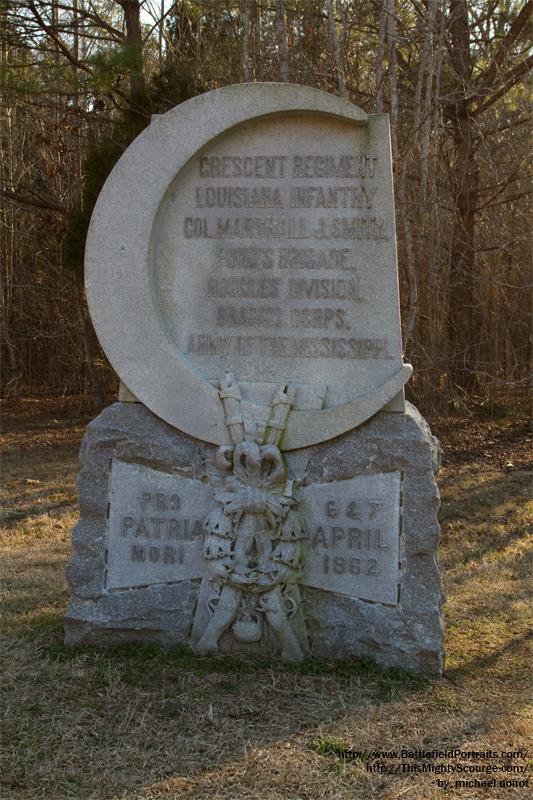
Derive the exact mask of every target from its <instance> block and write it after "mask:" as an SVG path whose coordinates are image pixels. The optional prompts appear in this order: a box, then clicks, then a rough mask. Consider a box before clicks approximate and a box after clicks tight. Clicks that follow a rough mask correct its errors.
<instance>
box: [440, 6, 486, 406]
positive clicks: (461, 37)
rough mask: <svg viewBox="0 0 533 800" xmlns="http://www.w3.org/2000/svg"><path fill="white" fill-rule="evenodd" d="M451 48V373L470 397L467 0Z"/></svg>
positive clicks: (453, 23) (472, 326) (474, 179)
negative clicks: (452, 151) (452, 203)
mask: <svg viewBox="0 0 533 800" xmlns="http://www.w3.org/2000/svg"><path fill="white" fill-rule="evenodd" d="M450 43H451V52H450V56H451V62H452V66H453V69H454V72H455V76H454V77H455V81H454V83H455V86H454V91H453V98H452V100H451V104H450V109H449V114H450V122H451V124H452V127H453V139H454V165H453V174H452V182H453V189H454V226H453V238H452V245H451V255H450V257H451V262H450V283H449V300H448V319H447V340H448V370H449V379H450V381H451V382H452V384H453V385H455V386H458V387H460V388H461V389H464V390H465V391H469V392H471V391H472V390H473V389H474V387H475V384H476V362H477V346H478V342H479V334H480V318H479V311H478V308H477V303H476V297H475V266H476V264H475V249H474V234H475V221H476V219H475V207H476V197H477V188H478V172H477V167H476V164H475V140H474V137H475V129H474V125H475V123H474V119H473V117H472V113H471V105H470V101H469V99H468V97H467V95H468V93H469V92H468V90H469V88H470V82H471V76H472V63H471V54H470V39H469V28H468V6H467V2H466V0H450Z"/></svg>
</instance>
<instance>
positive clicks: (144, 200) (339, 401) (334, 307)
mask: <svg viewBox="0 0 533 800" xmlns="http://www.w3.org/2000/svg"><path fill="white" fill-rule="evenodd" d="M86 288H87V297H88V302H89V307H90V311H91V317H92V320H93V323H94V326H95V329H96V332H97V335H98V337H99V339H100V342H101V344H102V346H103V348H104V350H105V352H106V354H107V356H108V357H109V360H110V361H111V364H112V365H113V367H114V368H115V370H116V372H117V373H118V375H119V376H120V378H121V380H122V381H123V383H124V384H125V385H126V386H127V387H128V389H129V390H130V391H131V392H132V393H133V394H134V395H135V396H136V397H137V398H138V400H139V401H141V402H142V403H144V404H145V405H146V406H147V407H148V408H149V409H150V410H151V411H153V412H154V413H155V414H156V415H157V416H159V417H161V418H162V419H163V420H165V421H166V422H168V423H170V424H171V425H172V426H173V427H175V428H177V429H179V430H182V431H184V432H186V433H188V434H190V435H192V436H195V437H197V438H199V439H202V440H204V441H208V442H212V443H215V444H221V443H223V442H225V441H226V440H227V428H226V420H225V417H224V413H223V407H222V405H221V403H220V400H219V396H218V384H219V380H220V376H221V374H224V373H226V372H229V373H231V374H232V375H234V377H235V380H236V382H237V383H238V384H239V387H240V391H241V395H242V409H243V414H244V418H245V421H246V424H247V425H248V426H249V427H250V428H254V426H255V427H256V428H258V429H260V428H261V427H262V426H263V427H264V425H265V424H266V422H267V417H268V413H269V408H270V404H271V401H272V397H273V395H274V393H275V392H276V391H277V389H278V387H279V386H280V385H290V386H291V387H293V389H294V392H295V395H294V401H293V406H292V411H291V414H290V418H289V420H288V422H287V429H286V431H285V434H284V437H283V441H282V443H281V447H282V449H284V450H291V449H297V448H302V447H306V446H309V445H312V444H315V443H317V442H321V441H325V440H327V439H330V438H332V437H334V436H337V435H340V434H342V433H344V432H345V431H347V430H351V429H353V428H354V427H356V426H357V425H359V424H361V423H362V422H364V421H365V420H366V419H368V418H369V417H371V416H372V415H373V414H375V413H376V412H377V411H379V410H380V409H381V408H382V407H383V406H384V405H385V404H386V403H387V402H388V401H390V400H391V399H392V398H393V397H395V396H396V395H397V394H398V393H399V392H400V391H401V390H402V388H403V385H404V384H405V382H406V381H407V380H408V378H409V377H410V374H411V367H410V366H408V365H404V363H403V358H402V346H401V331H400V315H399V299H398V283H397V266H396V242H395V224H394V201H393V191H392V174H391V158H390V140H389V127H388V118H387V116H386V115H384V114H373V115H372V114H371V115H367V114H366V113H365V112H364V111H363V110H362V109H360V108H358V107H357V106H354V105H352V104H351V103H349V102H347V101H344V100H341V99H339V98H337V97H333V96H332V95H329V94H326V93H324V92H321V91H317V90H315V89H310V88H307V87H302V86H295V85H287V84H275V83H272V84H268V83H267V84H241V85H236V86H229V87H225V88H223V89H218V90H216V91H212V92H208V93H206V94H203V95H200V96H198V97H195V98H194V99H192V100H189V101H187V102H186V103H183V104H182V105H180V106H178V107H176V108H174V109H172V110H171V111H169V112H168V113H166V114H164V115H162V116H157V117H154V119H153V121H152V123H151V125H150V126H149V127H148V128H147V129H146V130H145V131H144V132H143V133H142V134H141V135H140V136H139V137H138V138H137V139H136V140H135V141H134V142H133V144H132V145H130V147H129V148H128V149H127V151H126V152H125V153H124V155H123V156H122V158H121V159H120V160H119V162H118V163H117V165H116V166H115V168H114V170H113V171H112V173H111V175H110V177H109V179H108V181H107V182H106V184H105V186H104V188H103V190H102V192H101V195H100V197H99V200H98V202H97V205H96V208H95V211H94V215H93V218H92V221H91V226H90V230H89V235H88V240H87V250H86Z"/></svg>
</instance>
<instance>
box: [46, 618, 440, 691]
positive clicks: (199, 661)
mask: <svg viewBox="0 0 533 800" xmlns="http://www.w3.org/2000/svg"><path fill="white" fill-rule="evenodd" d="M54 629H55V630H57V628H56V626H54ZM42 654H43V656H45V657H48V658H50V659H51V660H56V661H72V660H76V659H78V658H79V656H80V655H84V656H86V657H87V658H88V659H89V660H90V661H94V662H95V663H96V662H99V664H100V667H101V668H102V667H103V668H104V670H105V669H107V668H109V667H113V668H114V669H115V670H116V674H117V675H119V676H120V677H121V679H122V680H124V681H125V682H126V683H128V684H130V685H131V684H133V685H140V684H143V683H144V682H145V680H146V674H147V665H149V666H150V667H157V666H158V665H161V666H168V667H172V668H175V669H177V670H179V671H189V672H192V673H194V674H195V675H198V676H206V675H235V676H236V675H248V676H250V675H260V674H262V673H265V672H275V673H277V674H279V675H283V674H286V675H292V676H295V677H298V676H300V677H317V678H319V677H329V678H331V677H334V678H335V679H336V680H338V681H339V682H340V683H349V682H350V681H352V680H353V679H354V678H361V679H363V680H364V681H365V682H366V681H371V682H372V683H373V688H374V690H375V692H376V695H377V699H379V700H380V701H382V702H387V701H388V700H389V699H390V697H391V694H392V693H395V692H398V691H404V692H406V693H410V692H413V691H417V690H419V689H420V688H421V687H423V686H425V685H427V683H428V679H426V678H424V677H423V676H419V675H415V674H413V673H411V672H409V671H408V670H404V669H397V668H385V667H380V666H378V665H377V664H375V663H374V662H372V661H370V660H368V659H353V660H350V661H337V662H329V661H314V660H312V659H306V660H305V661H303V662H302V663H301V664H284V663H283V662H281V661H279V660H277V659H274V658H253V659H250V658H244V657H241V658H239V657H237V656H231V655H222V656H199V655H196V654H195V653H194V652H193V651H192V650H190V649H189V648H187V647H181V646H180V647H177V646H176V647H173V648H171V649H170V650H165V649H163V648H161V647H159V646H157V645H151V644H134V643H128V644H121V645H110V646H108V647H103V648H96V647H93V646H83V647H67V646H66V645H64V644H63V643H62V642H54V643H52V644H49V645H47V646H46V647H44V648H43V650H42ZM150 674H153V673H150ZM150 680H151V678H149V679H148V682H149V681H150Z"/></svg>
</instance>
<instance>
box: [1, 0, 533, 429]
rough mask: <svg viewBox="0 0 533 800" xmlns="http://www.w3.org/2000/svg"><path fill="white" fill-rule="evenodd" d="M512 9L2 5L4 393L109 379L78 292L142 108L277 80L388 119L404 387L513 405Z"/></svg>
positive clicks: (135, 0)
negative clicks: (92, 229) (102, 202)
mask: <svg viewBox="0 0 533 800" xmlns="http://www.w3.org/2000/svg"><path fill="white" fill-rule="evenodd" d="M531 11H532V2H531V0H528V1H527V2H524V1H523V0H521V1H520V2H519V1H518V0H471V2H467V0H325V2H318V1H317V0H315V1H314V2H313V1H311V0H293V2H290V0H270V1H269V0H240V2H231V0H226V1H225V2H220V1H218V2H217V0H212V1H211V2H208V1H207V0H206V1H204V0H202V1H201V2H200V0H177V1H176V2H174V3H171V2H170V0H145V2H139V0H64V2H61V0H52V2H48V1H47V0H46V1H45V0H29V2H16V1H13V0H4V2H3V3H2V5H1V21H2V29H1V34H0V36H1V68H0V77H1V86H0V104H1V123H0V124H1V151H2V152H1V184H0V200H1V207H0V231H1V234H0V235H1V242H0V258H1V265H2V289H1V294H0V302H1V309H0V311H1V316H2V322H1V325H2V327H1V349H2V362H3V365H4V368H3V374H2V393H3V394H4V396H8V397H14V398H20V397H36V396H41V395H42V396H45V395H63V396H66V395H79V396H81V397H83V398H85V400H86V404H87V406H91V407H92V409H94V410H97V409H98V408H100V407H101V406H102V405H103V404H104V403H105V401H106V397H107V398H109V397H110V396H111V394H112V393H113V392H115V391H116V387H117V379H116V376H115V375H114V373H113V371H112V369H111V367H110V366H109V365H108V364H107V362H106V360H105V357H104V355H103V354H102V351H101V350H100V348H99V345H98V343H97V340H96V338H95V336H94V332H93V330H92V327H91V323H90V318H89V316H88V311H87V307H86V303H85V297H84V291H83V249H84V241H85V233H86V230H87V226H88V222H89V219H90V216H91V211H92V208H93V205H94V202H95V200H96V197H97V195H98V192H99V190H100V188H101V187H102V185H103V182H104V181H105V178H106V177H107V175H108V174H109V171H110V170H111V168H112V166H113V164H114V163H115V162H116V160H117V159H118V158H119V156H120V154H121V153H122V151H123V150H124V149H125V147H127V145H128V144H129V142H130V141H131V140H132V139H133V138H134V137H135V136H136V135H137V134H138V133H139V132H140V131H141V130H142V129H143V128H144V127H145V126H146V125H147V124H149V121H150V117H151V115H152V114H154V113H162V112H164V111H165V110H167V109H169V108H171V107H172V106H174V105H176V104H177V103H179V102H182V101H184V100H186V99H188V98H189V97H192V96H194V95H195V94H198V93H200V92H203V91H207V90H209V89H214V88H217V87H220V86H223V85H226V84H232V83H239V82H243V81H282V82H287V81H289V82H292V83H298V84H305V85H308V86H314V87H316V88H319V89H323V90H325V91H328V92H332V93H335V94H338V95H340V96H342V97H346V98H347V99H348V100H350V101H351V102H353V103H355V104H357V105H359V106H361V107H362V108H363V109H364V110H365V111H367V112H380V111H386V112H388V113H389V115H390V121H391V132H392V147H393V160H394V173H395V192H396V210H397V212H396V213H397V235H398V245H399V269H400V284H401V301H402V312H403V332H404V347H405V352H406V357H407V359H408V360H409V361H411V362H412V363H413V365H414V369H415V372H414V379H413V380H412V382H411V384H410V387H409V393H410V399H412V400H414V401H415V402H416V403H417V404H418V405H419V406H420V407H421V409H422V410H423V411H425V413H429V414H430V413H431V412H432V411H435V412H441V411H453V410H462V409H472V408H473V407H475V408H477V409H478V410H482V411H484V412H486V413H487V415H489V416H491V415H497V414H498V413H499V410H501V409H505V407H506V406H507V405H511V404H512V405H519V404H520V403H521V401H522V399H523V398H525V390H526V381H527V372H528V365H529V364H530V360H531V340H530V336H529V326H530V313H531V297H532V293H531V277H530V260H529V259H530V257H529V253H528V246H529V240H530V237H529V224H528V222H529V219H530V215H529V211H530V208H529V205H530V202H529V197H530V193H531V183H530V179H529V175H528V160H527V159H528V136H527V133H528V127H527V126H528V123H529V107H530V98H529V96H528V92H527V87H526V78H527V75H528V72H529V70H530V68H531V66H532V64H533V56H531V55H530V50H529V49H528V47H529V41H530V33H531V30H530V26H531ZM124 202H127V198H124Z"/></svg>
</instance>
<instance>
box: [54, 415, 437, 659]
mask: <svg viewBox="0 0 533 800" xmlns="http://www.w3.org/2000/svg"><path fill="white" fill-rule="evenodd" d="M215 454H216V448H215V447H213V446H210V445H206V444H204V443H202V442H199V441H197V440H195V439H192V438H191V437H189V436H186V435H185V434H182V433H180V432H178V431H176V430H175V429H173V428H171V427H170V426H169V425H167V424H165V423H164V422H162V421H161V420H160V419H159V418H157V417H156V416H154V415H153V414H152V413H151V412H149V411H148V410H147V409H146V408H145V407H144V406H143V405H142V404H140V403H115V404H114V405H112V406H110V407H108V408H107V409H105V410H104V411H103V412H102V414H100V416H99V417H97V419H95V420H94V421H93V422H92V423H91V424H90V425H89V426H88V428H87V432H86V436H85V439H84V442H83V445H82V450H81V471H80V476H79V481H78V490H79V496H80V512H81V515H80V521H79V523H78V525H77V526H76V528H75V529H74V532H73V557H72V561H71V563H70V565H69V568H68V579H69V583H70V588H71V593H72V597H71V603H70V606H69V609H68V612H67V616H66V618H65V634H66V643H67V644H96V645H103V644H111V643H117V642H124V641H135V642H138V641H144V642H153V643H155V644H159V645H162V646H165V647H169V646H172V645H175V644H179V645H191V644H194V639H195V636H194V632H193V622H194V619H195V615H196V616H197V618H198V619H201V617H202V613H204V614H205V613H208V611H209V602H210V599H212V598H210V597H207V596H206V591H207V589H206V588H205V587H206V575H205V574H203V573H202V566H201V565H202V560H201V558H200V556H199V554H201V547H202V543H203V533H201V525H202V524H203V521H204V520H205V518H206V515H207V514H208V513H209V512H210V511H211V510H212V509H213V508H215V505H216V503H215V500H214V495H215V492H216V491H217V490H219V489H220V488H221V487H223V479H222V478H221V477H220V475H219V474H218V471H217V468H216V459H215ZM438 459H439V451H438V443H437V441H436V440H435V439H434V437H432V436H431V434H430V432H429V429H428V427H427V425H426V423H425V422H424V420H423V419H422V417H421V416H420V415H419V414H418V412H417V411H416V409H415V408H414V407H413V406H410V405H409V404H406V412H405V413H404V414H402V413H389V412H382V413H379V414H377V415H376V416H375V417H373V418H372V419H371V420H369V421H368V422H367V423H366V424H364V425H362V426H361V427H360V428H358V429H357V430H355V431H352V432H350V433H347V434H345V435H343V436H340V437H338V438H336V439H334V440H332V441H330V442H326V443H324V444H322V445H318V446H315V447H313V448H309V449H308V450H305V451H303V450H301V451H294V452H290V453H286V454H285V462H286V465H287V469H288V474H289V478H291V479H294V480H295V481H296V485H295V495H296V496H297V497H301V509H302V512H301V513H302V519H303V520H304V522H305V525H306V528H307V533H308V539H307V540H306V545H305V547H306V553H305V556H304V560H305V561H306V566H305V569H304V577H303V581H302V585H301V586H300V587H299V588H298V587H293V588H292V589H291V591H297V592H298V602H297V605H298V612H297V613H298V615H299V618H298V619H295V620H294V623H293V627H294V629H295V631H296V634H297V636H298V637H299V639H300V640H301V644H302V646H303V648H304V650H305V651H306V652H308V653H309V654H310V655H311V657H315V658H322V659H328V660H337V659H346V658H352V657H353V658H357V657H369V658H372V659H374V660H375V661H376V662H377V663H379V664H382V665H384V666H397V667H404V668H407V669H410V670H413V671H416V672H421V673H427V674H439V673H441V672H442V668H443V658H444V654H443V621H442V613H441V609H442V602H443V596H442V589H441V578H440V572H439V568H438V540H439V526H438V523H437V516H436V515H437V510H438V505H439V497H438V491H437V487H436V484H435V480H434V472H435V471H436V469H437V467H438ZM300 484H301V485H300ZM211 496H213V501H212V505H209V502H210V501H209V498H210V497H211ZM195 498H196V499H195ZM206 498H207V499H206ZM396 559H397V561H396ZM397 564H399V566H397ZM202 583H203V586H204V589H203V590H202V597H200V589H201V587H202ZM128 584H130V585H128ZM319 587H321V588H319ZM350 593H353V594H350ZM199 599H200V603H199ZM202 604H203V606H202ZM202 608H203V611H202ZM197 609H198V611H197ZM206 609H207V611H206ZM292 609H293V607H292V604H291V603H290V602H288V604H287V606H286V610H287V612H288V613H289V614H290V613H291V612H292ZM197 640H198V636H196V641H197ZM269 650H271V651H272V654H273V655H279V654H280V653H281V645H280V642H279V641H278V640H277V639H276V635H275V632H274V631H269V632H268V635H265V634H264V632H263V635H262V637H261V638H260V639H257V619H256V618H255V612H253V609H252V613H251V614H249V615H248V614H247V613H242V614H241V615H240V616H239V618H238V620H235V623H234V629H233V628H232V632H231V635H230V633H224V634H223V636H222V637H221V639H220V643H219V651H221V652H228V651H232V652H235V651H238V652H244V653H249V654H251V655H253V654H254V653H259V652H268V651H269Z"/></svg>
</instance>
